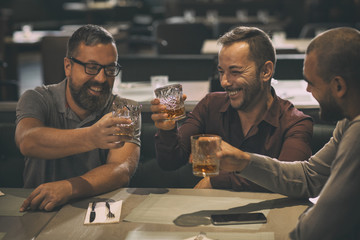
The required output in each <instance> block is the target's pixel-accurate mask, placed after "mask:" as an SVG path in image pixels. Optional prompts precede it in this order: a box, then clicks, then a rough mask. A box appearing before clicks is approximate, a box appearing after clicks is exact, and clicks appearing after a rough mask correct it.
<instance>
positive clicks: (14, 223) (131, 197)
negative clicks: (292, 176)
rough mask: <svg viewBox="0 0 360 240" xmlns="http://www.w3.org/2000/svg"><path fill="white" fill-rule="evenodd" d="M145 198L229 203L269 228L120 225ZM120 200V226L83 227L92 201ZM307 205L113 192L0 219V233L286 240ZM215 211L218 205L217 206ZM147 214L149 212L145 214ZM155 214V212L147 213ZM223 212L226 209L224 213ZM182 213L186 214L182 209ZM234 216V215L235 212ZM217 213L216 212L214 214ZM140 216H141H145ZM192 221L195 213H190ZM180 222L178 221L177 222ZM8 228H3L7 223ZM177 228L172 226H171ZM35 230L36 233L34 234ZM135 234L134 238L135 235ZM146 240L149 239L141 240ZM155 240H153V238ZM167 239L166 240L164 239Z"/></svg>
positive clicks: (246, 195)
mask: <svg viewBox="0 0 360 240" xmlns="http://www.w3.org/2000/svg"><path fill="white" fill-rule="evenodd" d="M1 190H2V191H3V192H5V193H6V194H9V195H11V194H12V195H17V196H19V195H21V197H23V196H24V195H27V194H28V193H29V191H28V190H25V189H1ZM149 196H155V197H160V198H161V197H175V198H174V199H179V200H178V201H180V199H186V198H190V197H195V198H199V197H203V198H205V199H208V200H209V201H210V200H212V201H213V200H214V199H215V200H216V199H224V198H227V199H234V201H235V203H237V199H240V200H239V204H238V205H237V206H236V207H235V208H232V209H231V210H228V211H233V209H234V211H236V209H243V210H245V211H267V219H268V222H267V223H266V224H259V225H260V226H258V227H257V228H256V229H254V228H238V227H236V228H235V227H234V226H233V227H223V226H213V225H211V224H206V225H203V226H186V227H184V226H179V225H178V224H175V223H174V222H169V223H168V224H159V223H150V222H137V221H133V222H125V221H124V219H125V218H126V217H128V216H129V214H131V213H132V212H133V211H134V210H135V209H136V208H137V207H139V205H141V204H142V203H144V202H145V201H147V200H148V198H149ZM6 198H7V196H5V197H4V196H3V197H0V201H1V202H0V203H1V204H0V209H4V208H6V207H7V205H9V204H11V203H9V202H7V201H6V200H7V199H6ZM109 199H111V200H115V201H119V200H123V205H122V211H121V217H120V222H119V223H112V224H97V225H84V219H85V215H86V211H87V207H88V204H89V203H90V202H92V201H98V202H99V201H106V200H109ZM250 199H257V202H256V203H251V204H247V205H245V206H244V205H243V204H242V203H241V202H242V201H247V200H250ZM176 201H177V200H174V202H173V203H172V204H173V207H171V209H169V210H168V211H169V214H172V211H173V210H174V209H175V208H176V206H177V205H179V204H180V203H181V202H176ZM310 204H311V203H310V202H308V201H306V200H294V199H289V198H287V197H285V196H283V195H280V194H272V193H252V192H232V191H227V190H214V189H201V190H197V189H161V188H159V189H150V188H149V189H139V188H122V189H118V190H116V191H113V192H110V193H106V194H103V195H99V196H95V197H92V198H87V199H83V200H79V201H76V202H72V203H70V204H67V205H65V206H63V207H62V208H61V209H60V210H59V211H58V212H51V213H45V212H28V213H26V214H25V215H23V216H20V217H6V216H0V223H1V225H0V226H1V231H0V232H6V235H5V236H4V237H3V239H30V238H31V237H34V236H37V237H36V239H38V240H41V239H53V240H56V239H61V240H63V239H76V240H78V239H127V240H128V239H132V238H130V236H131V234H134V233H136V232H135V231H140V233H142V234H145V235H146V234H148V235H156V234H171V236H174V238H172V239H184V238H181V236H185V235H186V234H189V233H190V235H191V234H196V233H199V232H201V231H202V232H205V233H207V234H208V236H209V237H210V236H211V234H217V235H223V237H221V238H220V239H233V238H229V235H232V236H234V235H235V236H237V234H238V235H239V236H241V235H243V234H251V235H253V236H254V237H256V236H261V235H263V234H266V235H270V236H271V238H270V239H288V233H289V232H290V231H291V230H292V229H293V228H294V227H295V226H296V223H297V219H298V217H299V215H300V214H301V213H302V212H303V211H304V210H305V209H306V208H307V207H308V206H309V205H310ZM218 205H220V208H221V205H222V202H221V201H219V204H218ZM150 208H151V207H150ZM149 210H151V209H149ZM152 210H154V209H152ZM225 210H227V209H225ZM184 211H186V209H184ZM237 211H238V210H237ZM203 212H204V211H200V213H202V214H203V216H202V217H205V218H206V217H208V216H207V215H209V214H211V212H212V208H209V209H208V210H207V211H205V214H204V213H203ZM215 212H216V211H215ZM144 214H146V213H145V212H144ZM189 214H190V215H194V216H196V214H197V211H195V212H191V213H189ZM178 217H181V216H178ZM7 222H8V223H7ZM175 222H176V221H175ZM39 230H40V233H38V232H39ZM138 233H139V232H138ZM146 239H149V238H146ZM153 239H156V238H153ZM165 239H166V238H165Z"/></svg>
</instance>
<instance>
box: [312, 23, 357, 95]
mask: <svg viewBox="0 0 360 240" xmlns="http://www.w3.org/2000/svg"><path fill="white" fill-rule="evenodd" d="M311 52H314V53H315V54H316V57H317V59H318V64H317V74H318V75H319V76H320V77H321V78H322V79H323V80H324V81H325V82H330V80H331V79H332V78H333V77H335V76H341V77H343V78H344V79H345V81H346V82H347V83H349V84H351V85H352V86H353V87H357V88H358V89H360V81H359V76H360V66H359V64H360V32H359V31H358V30H356V29H354V28H349V27H340V28H333V29H330V30H328V31H326V32H324V33H322V34H320V35H318V36H317V37H315V38H314V39H313V40H312V41H311V42H310V44H309V46H308V48H307V50H306V54H309V53H311Z"/></svg>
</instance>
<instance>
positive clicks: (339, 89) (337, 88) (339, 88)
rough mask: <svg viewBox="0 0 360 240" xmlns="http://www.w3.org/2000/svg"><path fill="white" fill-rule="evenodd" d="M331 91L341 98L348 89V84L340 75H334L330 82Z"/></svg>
mask: <svg viewBox="0 0 360 240" xmlns="http://www.w3.org/2000/svg"><path fill="white" fill-rule="evenodd" d="M330 87H331V91H332V93H333V95H334V96H337V97H338V98H342V97H344V96H345V94H346V92H347V91H348V86H347V84H346V81H345V80H344V78H342V77H340V76H335V77H334V78H333V79H332V80H331V82H330Z"/></svg>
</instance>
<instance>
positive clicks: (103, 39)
mask: <svg viewBox="0 0 360 240" xmlns="http://www.w3.org/2000/svg"><path fill="white" fill-rule="evenodd" d="M81 43H84V44H85V45H86V46H94V45H96V44H99V43H102V44H108V43H114V44H115V40H114V38H113V36H112V35H111V33H109V32H108V31H107V30H106V29H105V28H103V27H100V26H97V25H91V24H88V25H84V26H82V27H80V28H79V29H77V30H76V31H75V32H74V33H73V34H72V36H71V37H70V38H69V41H68V43H67V52H66V57H68V58H69V57H75V56H76V54H77V50H78V47H79V45H80V44H81Z"/></svg>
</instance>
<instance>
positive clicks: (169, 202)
mask: <svg viewBox="0 0 360 240" xmlns="http://www.w3.org/2000/svg"><path fill="white" fill-rule="evenodd" d="M260 202H264V203H260ZM270 207H271V205H270V204H269V202H266V201H264V200H260V199H245V198H236V197H206V196H188V195H157V194H150V195H149V196H148V197H147V198H146V199H145V200H144V201H143V202H142V203H141V204H139V205H138V206H137V207H136V208H135V209H133V210H132V212H131V213H130V214H129V215H128V216H126V217H125V219H124V221H129V222H144V223H158V224H175V225H178V226H186V227H193V226H209V227H217V228H237V229H253V230H257V229H259V228H260V227H261V226H262V225H263V224H243V225H227V226H214V225H212V224H211V221H210V215H211V214H223V213H238V212H262V213H264V215H265V216H266V215H267V214H268V212H269V211H270V210H269V209H270Z"/></svg>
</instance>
